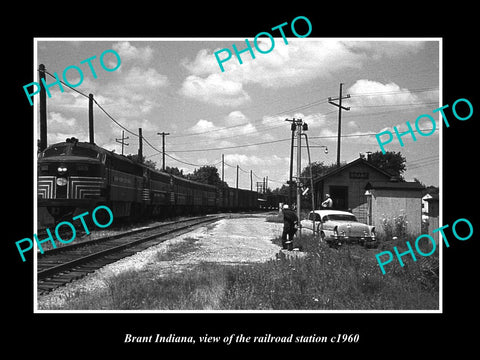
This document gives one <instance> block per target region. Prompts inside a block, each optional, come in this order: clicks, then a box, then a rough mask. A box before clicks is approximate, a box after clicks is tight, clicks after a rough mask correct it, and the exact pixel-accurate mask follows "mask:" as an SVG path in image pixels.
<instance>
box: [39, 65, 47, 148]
mask: <svg viewBox="0 0 480 360" xmlns="http://www.w3.org/2000/svg"><path fill="white" fill-rule="evenodd" d="M38 74H39V77H40V79H39V80H38V83H39V84H41V79H43V81H45V65H43V64H40V65H39V66H38ZM46 148H47V94H46V92H45V87H43V86H40V149H39V150H40V151H43V150H45V149H46Z"/></svg>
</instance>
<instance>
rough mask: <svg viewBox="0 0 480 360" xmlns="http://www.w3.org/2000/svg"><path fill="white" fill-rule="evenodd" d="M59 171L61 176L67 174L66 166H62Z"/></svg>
mask: <svg viewBox="0 0 480 360" xmlns="http://www.w3.org/2000/svg"><path fill="white" fill-rule="evenodd" d="M57 171H58V173H59V174H60V175H62V174H65V173H66V172H67V168H66V167H65V166H62V165H60V166H59V167H58V168H57Z"/></svg>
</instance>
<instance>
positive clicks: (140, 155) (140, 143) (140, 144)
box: [138, 128, 143, 164]
mask: <svg viewBox="0 0 480 360" xmlns="http://www.w3.org/2000/svg"><path fill="white" fill-rule="evenodd" d="M138 162H139V163H140V164H142V163H143V136H142V128H138Z"/></svg>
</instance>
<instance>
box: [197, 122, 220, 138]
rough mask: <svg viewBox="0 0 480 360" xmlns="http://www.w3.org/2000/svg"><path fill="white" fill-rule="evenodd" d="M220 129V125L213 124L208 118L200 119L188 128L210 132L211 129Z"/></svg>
mask: <svg viewBox="0 0 480 360" xmlns="http://www.w3.org/2000/svg"><path fill="white" fill-rule="evenodd" d="M218 129H220V127H218V126H216V125H214V124H213V122H211V121H208V120H203V119H200V120H198V122H197V123H196V124H195V125H194V126H192V127H191V128H190V130H191V131H192V132H194V133H207V134H208V133H210V132H211V131H216V130H218Z"/></svg>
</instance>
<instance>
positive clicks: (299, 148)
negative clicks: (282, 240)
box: [297, 119, 302, 239]
mask: <svg viewBox="0 0 480 360" xmlns="http://www.w3.org/2000/svg"><path fill="white" fill-rule="evenodd" d="M297 122H298V124H297V217H298V237H299V238H300V239H301V238H302V228H301V227H300V207H301V206H300V204H301V200H302V192H301V191H302V190H301V187H300V174H301V173H302V119H298V120H297Z"/></svg>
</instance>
